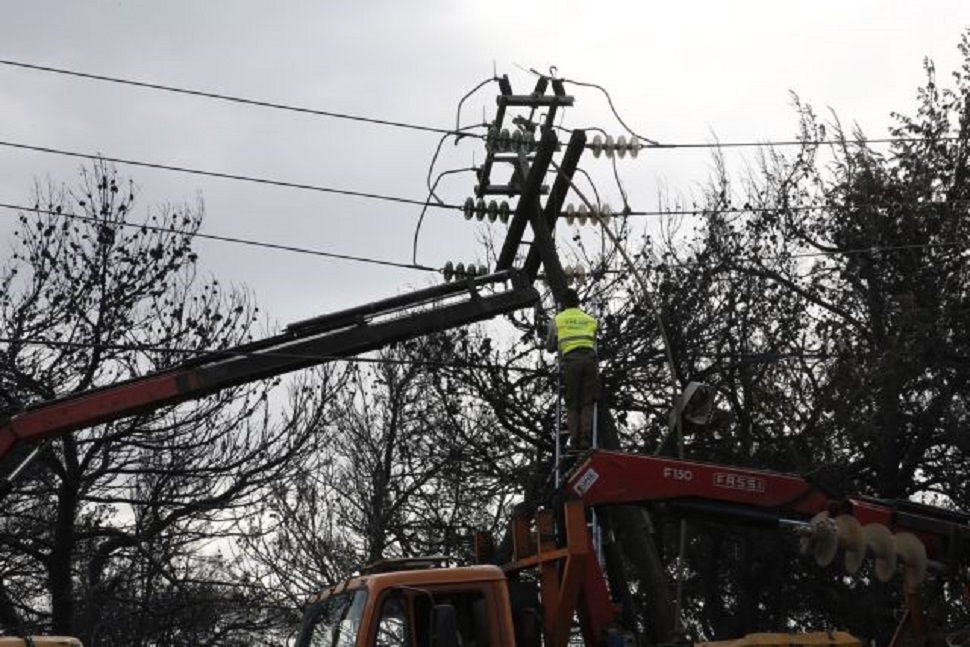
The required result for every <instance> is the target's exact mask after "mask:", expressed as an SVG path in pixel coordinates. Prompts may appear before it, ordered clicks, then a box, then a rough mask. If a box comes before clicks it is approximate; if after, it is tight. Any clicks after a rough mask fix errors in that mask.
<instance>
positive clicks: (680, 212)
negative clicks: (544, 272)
mask: <svg viewBox="0 0 970 647" xmlns="http://www.w3.org/2000/svg"><path fill="white" fill-rule="evenodd" d="M968 205H970V200H946V201H945V202H883V203H876V202H860V203H856V204H846V203H838V204H804V205H789V206H784V207H752V206H750V205H745V206H743V207H718V208H705V207H696V208H694V209H682V208H681V209H653V210H646V211H630V212H627V213H625V214H624V213H618V214H616V215H617V216H624V215H626V216H710V215H714V214H723V213H738V214H741V213H752V214H753V213H784V212H797V211H825V210H829V209H849V208H853V209H864V208H889V207H892V208H897V209H898V208H906V207H946V206H956V207H965V206H968Z"/></svg>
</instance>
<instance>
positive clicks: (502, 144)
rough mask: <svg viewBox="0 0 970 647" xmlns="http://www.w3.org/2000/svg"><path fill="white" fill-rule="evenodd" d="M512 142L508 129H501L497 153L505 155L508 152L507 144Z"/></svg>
mask: <svg viewBox="0 0 970 647" xmlns="http://www.w3.org/2000/svg"><path fill="white" fill-rule="evenodd" d="M511 141H512V137H511V136H510V135H509V129H508V128H503V129H502V132H501V133H499V136H498V150H499V152H502V153H505V152H507V151H508V150H509V144H510V142H511Z"/></svg>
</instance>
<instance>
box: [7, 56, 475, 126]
mask: <svg viewBox="0 0 970 647" xmlns="http://www.w3.org/2000/svg"><path fill="white" fill-rule="evenodd" d="M0 65H7V66H10V67H18V68H22V69H26V70H35V71H39V72H51V73H54V74H63V75H65V76H73V77H77V78H82V79H91V80H95V81H106V82H109V83H118V84H121V85H129V86H135V87H139V88H147V89H150V90H162V91H164V92H173V93H176V94H187V95H190V96H195V97H203V98H206V99H218V100H220V101H228V102H231V103H239V104H244V105H250V106H258V107H261V108H273V109H275V110H286V111H290V112H298V113H303V114H309V115H314V116H319V117H331V118H334V119H347V120H350V121H359V122H363V123H368V124H375V125H379V126H392V127H395V128H406V129H410V130H419V131H424V132H431V133H445V134H451V133H452V132H453V131H451V130H448V129H447V128H436V127H433V126H423V125H420V124H412V123H407V122H403V121H392V120H389V119H377V118H374V117H364V116H362V115H355V114H350V113H343V112H333V111H330V110H316V109H313V108H301V107H298V106H291V105H286V104H283V103H274V102H270V101H260V100H256V99H245V98H243V97H236V96H230V95H227V94H219V93H215V92H206V91H203V90H190V89H186V88H178V87H174V86H170V85H161V84H159V83H147V82H145V81H134V80H131V79H122V78H118V77H111V76H104V75H102V74H90V73H87V72H78V71H76V70H67V69H64V68H57V67H51V66H47V65H35V64H33V63H23V62H21V61H11V60H2V59H0ZM465 136H468V135H465Z"/></svg>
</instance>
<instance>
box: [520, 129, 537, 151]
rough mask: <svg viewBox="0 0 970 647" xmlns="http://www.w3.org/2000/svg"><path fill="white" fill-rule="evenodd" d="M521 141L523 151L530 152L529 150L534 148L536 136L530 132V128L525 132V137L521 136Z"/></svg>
mask: <svg viewBox="0 0 970 647" xmlns="http://www.w3.org/2000/svg"><path fill="white" fill-rule="evenodd" d="M522 143H523V145H525V151H526V152H527V153H531V152H533V151H535V149H536V136H535V135H534V134H533V133H532V131H531V130H530V131H527V132H526V133H525V137H523V138H522Z"/></svg>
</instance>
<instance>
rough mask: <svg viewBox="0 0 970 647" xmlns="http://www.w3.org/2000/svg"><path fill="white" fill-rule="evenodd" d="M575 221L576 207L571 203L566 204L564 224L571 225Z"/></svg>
mask: <svg viewBox="0 0 970 647" xmlns="http://www.w3.org/2000/svg"><path fill="white" fill-rule="evenodd" d="M574 222H576V207H575V206H573V204H572V203H569V204H567V205H566V224H567V225H571V224H573V223H574Z"/></svg>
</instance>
